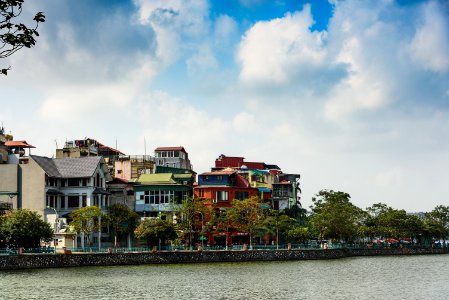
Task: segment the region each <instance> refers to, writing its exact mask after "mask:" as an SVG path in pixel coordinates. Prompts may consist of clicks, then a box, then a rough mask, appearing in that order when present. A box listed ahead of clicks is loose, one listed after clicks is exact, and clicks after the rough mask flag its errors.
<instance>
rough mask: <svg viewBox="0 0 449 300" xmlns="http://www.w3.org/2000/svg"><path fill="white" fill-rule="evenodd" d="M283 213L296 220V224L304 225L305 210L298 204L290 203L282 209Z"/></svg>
mask: <svg viewBox="0 0 449 300" xmlns="http://www.w3.org/2000/svg"><path fill="white" fill-rule="evenodd" d="M283 213H284V214H286V215H287V216H289V217H290V218H294V219H295V220H296V224H298V225H301V226H304V225H305V224H306V222H307V210H306V209H304V208H302V207H300V206H299V205H296V204H295V205H292V207H289V208H286V209H285V210H284V211H283Z"/></svg>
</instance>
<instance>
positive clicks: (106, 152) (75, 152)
mask: <svg viewBox="0 0 449 300" xmlns="http://www.w3.org/2000/svg"><path fill="white" fill-rule="evenodd" d="M120 155H125V154H124V153H123V152H121V151H119V150H117V149H114V148H111V147H109V146H106V145H104V144H102V143H100V142H98V141H97V140H95V139H91V138H85V139H81V140H72V141H67V142H65V145H64V147H63V148H62V149H56V158H68V157H72V158H78V157H86V156H101V157H103V159H104V162H105V163H106V164H107V166H108V168H109V172H110V173H111V174H114V165H115V161H116V160H117V159H118V157H119V156H120Z"/></svg>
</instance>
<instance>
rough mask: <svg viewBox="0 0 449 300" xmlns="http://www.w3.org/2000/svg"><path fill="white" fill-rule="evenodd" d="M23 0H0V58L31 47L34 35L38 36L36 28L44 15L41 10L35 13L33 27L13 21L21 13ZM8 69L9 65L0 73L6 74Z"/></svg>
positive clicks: (34, 42) (33, 43)
mask: <svg viewBox="0 0 449 300" xmlns="http://www.w3.org/2000/svg"><path fill="white" fill-rule="evenodd" d="M23 2H24V0H0V58H5V57H8V56H11V55H12V54H14V53H16V52H17V51H18V50H20V49H22V48H23V47H26V48H31V47H33V46H34V45H35V44H36V40H35V37H37V36H39V33H38V32H37V28H38V27H39V23H41V22H45V15H44V14H43V13H42V12H38V13H36V15H35V16H34V18H33V21H34V22H35V25H34V27H27V26H26V25H25V24H23V23H20V22H14V19H15V18H18V17H19V16H20V14H21V13H22V5H23ZM16 20H17V19H16ZM9 69H10V67H9V68H6V69H1V70H0V73H1V74H3V75H6V74H7V72H8V70H9Z"/></svg>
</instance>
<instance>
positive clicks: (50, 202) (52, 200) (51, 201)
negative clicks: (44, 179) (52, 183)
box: [46, 195, 56, 208]
mask: <svg viewBox="0 0 449 300" xmlns="http://www.w3.org/2000/svg"><path fill="white" fill-rule="evenodd" d="M46 204H47V206H49V207H52V208H56V199H55V196H49V195H47V203H46Z"/></svg>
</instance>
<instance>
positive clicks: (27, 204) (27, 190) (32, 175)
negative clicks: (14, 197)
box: [20, 158, 45, 216]
mask: <svg viewBox="0 0 449 300" xmlns="http://www.w3.org/2000/svg"><path fill="white" fill-rule="evenodd" d="M20 167H21V168H22V208H27V209H29V210H32V211H36V212H37V213H39V214H40V215H41V216H43V215H44V209H45V172H44V170H42V168H41V167H40V166H39V165H38V164H37V163H36V162H35V161H34V160H33V159H32V158H30V160H29V163H28V164H23V165H20Z"/></svg>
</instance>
